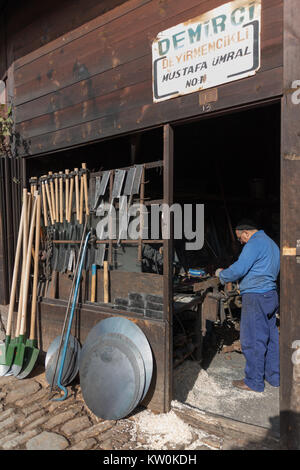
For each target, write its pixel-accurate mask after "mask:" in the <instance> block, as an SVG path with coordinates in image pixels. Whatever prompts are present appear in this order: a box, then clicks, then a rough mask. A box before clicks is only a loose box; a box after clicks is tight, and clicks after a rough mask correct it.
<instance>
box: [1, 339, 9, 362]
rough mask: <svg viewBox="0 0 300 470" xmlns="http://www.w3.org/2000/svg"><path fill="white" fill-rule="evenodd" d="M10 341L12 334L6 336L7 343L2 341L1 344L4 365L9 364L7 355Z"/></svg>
mask: <svg viewBox="0 0 300 470" xmlns="http://www.w3.org/2000/svg"><path fill="white" fill-rule="evenodd" d="M9 343H10V336H6V338H5V343H1V344H0V365H2V366H7V365H9V364H7V362H6V361H7V359H6V356H7V348H8V346H9Z"/></svg>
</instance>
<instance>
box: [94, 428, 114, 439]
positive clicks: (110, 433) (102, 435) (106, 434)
mask: <svg viewBox="0 0 300 470" xmlns="http://www.w3.org/2000/svg"><path fill="white" fill-rule="evenodd" d="M114 434H115V426H113V427H112V428H110V429H109V430H108V431H105V432H101V433H100V434H99V435H98V436H97V437H98V440H99V442H102V441H107V440H108V439H111V438H112V437H113V436H114Z"/></svg>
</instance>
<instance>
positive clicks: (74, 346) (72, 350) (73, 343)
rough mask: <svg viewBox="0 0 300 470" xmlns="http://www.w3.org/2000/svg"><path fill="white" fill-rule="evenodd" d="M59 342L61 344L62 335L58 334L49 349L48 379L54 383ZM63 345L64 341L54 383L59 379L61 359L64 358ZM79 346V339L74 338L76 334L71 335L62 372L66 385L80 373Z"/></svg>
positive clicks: (47, 359) (47, 360) (46, 364)
mask: <svg viewBox="0 0 300 470" xmlns="http://www.w3.org/2000/svg"><path fill="white" fill-rule="evenodd" d="M59 344H60V336H57V337H56V338H55V339H54V340H53V341H52V343H51V345H50V347H49V349H48V351H47V355H46V361H45V368H46V380H47V382H48V383H49V384H52V381H53V376H54V371H55V366H56V360H57V355H58V350H59ZM63 347H64V343H63V345H62V348H61V352H60V358H59V361H58V365H57V369H56V374H55V379H54V381H53V383H54V384H56V383H57V379H58V374H59V370H60V365H61V360H62V353H63ZM79 348H80V345H79V343H78V340H77V339H76V338H74V336H72V335H70V336H69V342H68V347H67V351H66V357H65V362H64V367H63V372H62V379H61V383H62V385H64V386H65V385H68V384H69V383H70V382H72V380H73V379H74V378H75V376H76V374H77V373H78V370H79V363H78V353H77V352H78V350H79Z"/></svg>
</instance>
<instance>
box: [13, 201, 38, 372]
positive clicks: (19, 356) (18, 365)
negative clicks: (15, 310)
mask: <svg viewBox="0 0 300 470" xmlns="http://www.w3.org/2000/svg"><path fill="white" fill-rule="evenodd" d="M36 205H37V199H36V197H35V199H34V204H33V209H32V215H31V224H30V232H29V237H28V249H27V256H26V266H25V275H24V285H23V295H22V315H21V325H20V332H19V337H18V340H17V350H16V355H15V358H14V362H13V365H12V372H13V374H14V376H17V375H18V374H19V373H20V372H21V369H22V365H23V359H24V353H25V331H26V313H27V301H28V287H29V277H30V266H31V247H32V242H33V235H34V228H35V223H36Z"/></svg>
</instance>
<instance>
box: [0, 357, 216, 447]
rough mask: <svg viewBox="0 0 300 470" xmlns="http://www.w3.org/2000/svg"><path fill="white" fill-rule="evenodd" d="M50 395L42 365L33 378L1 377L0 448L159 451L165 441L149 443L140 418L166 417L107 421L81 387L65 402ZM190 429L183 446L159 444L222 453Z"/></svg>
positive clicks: (207, 438) (73, 389)
mask: <svg viewBox="0 0 300 470" xmlns="http://www.w3.org/2000/svg"><path fill="white" fill-rule="evenodd" d="M49 392H50V387H49V385H48V383H47V382H46V379H45V373H44V368H43V367H41V366H39V367H38V368H37V369H36V370H35V373H34V376H33V377H32V378H28V379H24V380H18V379H16V378H15V377H14V376H8V377H5V376H4V377H0V449H2V450H12V449H14V450H18V449H28V450H57V449H66V450H89V449H104V450H112V449H117V450H129V449H144V450H152V449H157V448H159V447H157V446H158V445H159V441H158V437H161V436H158V434H159V433H156V441H155V444H153V443H151V442H150V440H151V439H150V437H149V435H147V433H145V432H143V431H140V430H139V426H138V421H139V416H141V415H142V416H144V417H145V413H146V417H149V419H150V418H151V416H152V417H153V416H166V415H154V414H153V413H151V412H149V410H144V409H143V410H140V411H137V412H135V413H134V414H133V415H132V416H130V417H129V418H127V419H121V420H119V421H104V420H101V419H99V418H97V417H96V416H95V415H93V414H92V413H91V412H90V410H89V409H88V408H87V406H86V405H85V403H84V400H83V398H82V395H81V391H80V386H79V385H78V384H75V385H73V386H71V387H68V398H67V399H66V400H64V401H62V402H54V401H51V400H50V399H49V398H50V395H49ZM171 413H173V412H171ZM143 414H144V415H143ZM173 415H174V413H173ZM173 415H172V416H173ZM174 416H175V415H174ZM174 416H173V418H174ZM176 419H177V420H179V418H177V417H176ZM178 422H180V420H179V421H178ZM182 426H183V427H184V426H185V427H187V424H185V423H184V422H183V421H182ZM188 427H189V433H188V438H187V440H186V442H185V443H184V444H183V443H181V444H180V445H179V444H178V442H176V440H175V442H172V441H170V442H164V441H163V440H161V443H162V444H161V446H162V449H170V450H171V449H181V450H183V449H194V450H195V449H203V450H204V449H206V450H208V449H220V448H222V443H223V441H222V439H220V438H218V437H216V436H212V435H209V434H207V433H203V432H202V433H201V439H200V438H199V436H200V435H199V432H198V431H197V429H196V428H192V427H190V426H188Z"/></svg>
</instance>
